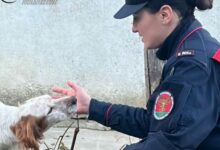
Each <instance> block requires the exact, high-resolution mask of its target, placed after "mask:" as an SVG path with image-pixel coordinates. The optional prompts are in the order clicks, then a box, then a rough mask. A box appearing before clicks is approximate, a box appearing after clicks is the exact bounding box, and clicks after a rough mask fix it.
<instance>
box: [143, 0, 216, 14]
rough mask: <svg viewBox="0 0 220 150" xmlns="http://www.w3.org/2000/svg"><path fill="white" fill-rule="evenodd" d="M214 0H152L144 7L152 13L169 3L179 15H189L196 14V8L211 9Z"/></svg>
mask: <svg viewBox="0 0 220 150" xmlns="http://www.w3.org/2000/svg"><path fill="white" fill-rule="evenodd" d="M212 4H213V0H150V2H149V3H148V4H147V5H146V6H145V7H144V8H145V9H146V10H148V11H149V12H150V13H156V12H158V11H159V10H160V8H161V6H163V5H169V6H171V7H172V8H173V9H174V10H175V11H177V12H178V15H180V16H182V17H187V16H190V15H194V11H195V8H196V7H197V8H198V9H199V10H206V9H211V8H212Z"/></svg>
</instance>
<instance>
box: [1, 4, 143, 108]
mask: <svg viewBox="0 0 220 150" xmlns="http://www.w3.org/2000/svg"><path fill="white" fill-rule="evenodd" d="M116 2H117V3H116ZM122 4H123V1H120V2H119V1H118V0H113V1H112V0H105V1H103V0H92V1H87V0H77V1H73V0H58V1H57V4H56V5H24V4H22V0H20V1H19V0H18V1H17V2H16V3H14V4H5V3H3V2H1V1H0V18H1V22H0V39H1V40H0V47H1V53H0V97H1V100H3V101H6V102H7V103H14V102H15V103H16V102H17V101H23V100H24V99H27V98H29V97H33V96H36V95H41V94H45V93H48V92H49V91H48V90H49V89H50V88H51V87H52V86H54V85H59V86H65V85H66V81H67V80H73V81H75V82H77V83H78V84H79V85H81V86H82V87H85V88H86V89H87V90H88V92H89V93H90V94H91V95H92V96H94V97H97V98H102V99H103V100H108V101H113V102H117V103H129V104H131V105H143V104H145V79H144V63H143V62H144V56H143V53H144V52H143V47H142V44H141V43H140V42H139V38H138V36H137V35H133V33H132V32H131V18H128V19H125V20H115V19H114V18H113V15H114V13H115V12H116V11H117V10H118V9H119V7H120V6H121V5H122Z"/></svg>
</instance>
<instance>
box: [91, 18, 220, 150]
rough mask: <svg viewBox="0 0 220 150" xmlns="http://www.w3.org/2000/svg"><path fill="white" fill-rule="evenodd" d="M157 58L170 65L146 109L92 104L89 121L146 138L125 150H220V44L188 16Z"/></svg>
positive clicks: (92, 102)
mask: <svg viewBox="0 0 220 150" xmlns="http://www.w3.org/2000/svg"><path fill="white" fill-rule="evenodd" d="M157 57H158V58H159V59H162V60H167V62H166V64H165V66H164V68H163V72H162V77H161V81H160V84H159V86H158V87H157V88H156V89H155V91H154V92H153V94H152V95H151V96H150V98H149V101H148V104H147V109H143V108H134V107H129V106H125V105H115V104H114V105H113V104H110V103H105V102H100V101H97V100H95V99H92V100H91V104H90V108H89V119H90V120H95V121H97V122H99V123H101V124H103V125H105V126H108V127H111V128H112V129H114V130H116V131H119V132H122V133H125V134H128V135H131V136H135V137H138V138H141V139H142V140H141V141H140V142H139V143H136V144H132V145H128V146H126V147H125V150H220V44H219V43H218V42H217V41H216V40H215V39H214V38H213V37H211V36H210V34H209V33H208V32H207V31H206V30H205V29H203V27H202V26H201V24H200V23H199V22H198V21H197V20H196V19H194V18H192V17H188V18H186V19H183V20H182V21H181V23H180V25H178V26H177V27H176V29H175V30H174V31H173V32H172V33H171V35H169V37H168V38H167V39H166V40H165V42H164V43H163V45H162V46H161V48H160V49H159V50H158V51H157Z"/></svg>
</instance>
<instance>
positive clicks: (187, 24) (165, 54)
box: [156, 16, 201, 60]
mask: <svg viewBox="0 0 220 150" xmlns="http://www.w3.org/2000/svg"><path fill="white" fill-rule="evenodd" d="M199 26H201V23H200V22H199V21H198V20H196V19H195V17H194V16H191V17H187V18H185V19H182V20H181V22H180V24H179V25H178V26H177V27H176V28H175V29H174V31H173V32H172V33H171V34H170V35H169V36H168V37H167V38H166V40H165V41H164V43H163V44H162V46H161V47H160V48H159V49H158V51H157V52H156V56H157V57H158V58H159V59H161V60H167V59H169V58H170V57H171V56H172V55H173V54H174V53H175V52H176V49H177V47H178V45H179V44H180V43H181V41H182V40H183V39H184V38H185V37H186V36H187V35H188V34H189V33H191V32H192V31H193V30H195V29H196V28H198V27H199Z"/></svg>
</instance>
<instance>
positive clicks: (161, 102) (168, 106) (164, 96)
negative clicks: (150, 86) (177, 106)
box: [154, 91, 174, 120]
mask: <svg viewBox="0 0 220 150" xmlns="http://www.w3.org/2000/svg"><path fill="white" fill-rule="evenodd" d="M173 105H174V99H173V95H172V94H171V93H170V92H168V91H163V92H161V93H160V94H159V95H158V96H157V99H156V102H155V105H154V118H155V119H157V120H162V119H164V118H166V117H167V116H168V115H169V114H170V112H171V111H172V109H173Z"/></svg>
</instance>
